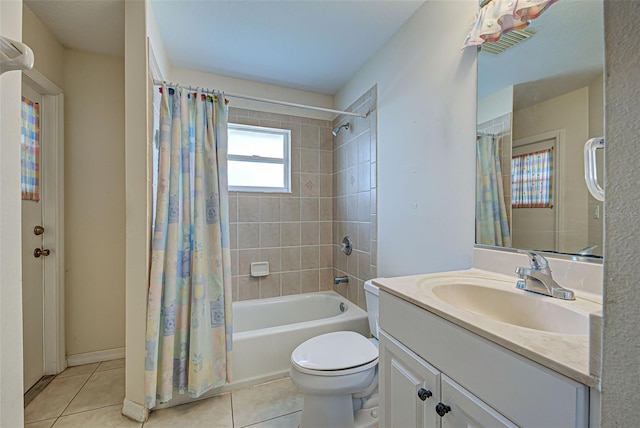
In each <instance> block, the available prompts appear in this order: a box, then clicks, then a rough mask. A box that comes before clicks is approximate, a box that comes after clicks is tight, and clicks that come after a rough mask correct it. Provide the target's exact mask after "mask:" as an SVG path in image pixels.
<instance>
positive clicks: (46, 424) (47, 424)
mask: <svg viewBox="0 0 640 428" xmlns="http://www.w3.org/2000/svg"><path fill="white" fill-rule="evenodd" d="M55 421H56V418H51V419H47V420H44V421H40V422H32V423H30V424H24V428H51V427H52V426H53V423H54V422H55Z"/></svg>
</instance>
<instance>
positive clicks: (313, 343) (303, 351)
mask: <svg viewBox="0 0 640 428" xmlns="http://www.w3.org/2000/svg"><path fill="white" fill-rule="evenodd" d="M291 363H292V364H293V366H294V367H295V368H296V369H297V370H298V371H300V372H302V373H308V374H313V375H316V376H343V375H347V374H351V373H358V372H361V371H364V370H367V369H369V368H371V367H375V366H376V365H377V364H378V348H377V347H376V346H375V345H374V344H373V343H371V341H369V340H368V339H367V338H365V337H364V336H362V335H361V334H358V333H355V332H353V331H338V332H333V333H327V334H322V335H320V336H316V337H313V338H311V339H309V340H307V341H306V342H304V343H302V344H301V345H299V346H298V347H297V348H296V349H295V350H294V351H293V352H292V353H291Z"/></svg>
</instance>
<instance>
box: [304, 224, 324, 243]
mask: <svg viewBox="0 0 640 428" xmlns="http://www.w3.org/2000/svg"><path fill="white" fill-rule="evenodd" d="M300 238H301V244H302V245H318V244H319V243H320V223H318V222H309V223H302V224H301V225H300Z"/></svg>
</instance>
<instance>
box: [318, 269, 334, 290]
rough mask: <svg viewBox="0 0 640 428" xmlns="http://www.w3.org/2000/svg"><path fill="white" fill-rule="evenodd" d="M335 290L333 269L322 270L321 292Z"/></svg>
mask: <svg viewBox="0 0 640 428" xmlns="http://www.w3.org/2000/svg"><path fill="white" fill-rule="evenodd" d="M331 290H333V268H328V269H320V291H331Z"/></svg>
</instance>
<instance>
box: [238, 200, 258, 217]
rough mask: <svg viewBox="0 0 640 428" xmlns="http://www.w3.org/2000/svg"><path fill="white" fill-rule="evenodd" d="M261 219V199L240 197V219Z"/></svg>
mask: <svg viewBox="0 0 640 428" xmlns="http://www.w3.org/2000/svg"><path fill="white" fill-rule="evenodd" d="M259 220H260V200H259V199H258V198H256V197H247V196H239V197H238V221H239V222H243V223H245V222H257V221H259Z"/></svg>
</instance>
